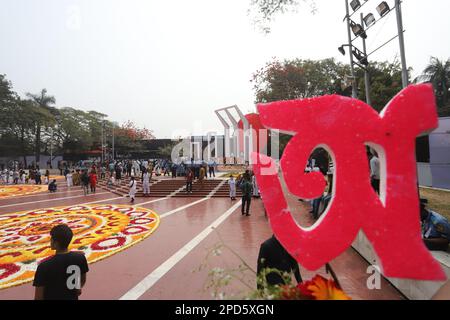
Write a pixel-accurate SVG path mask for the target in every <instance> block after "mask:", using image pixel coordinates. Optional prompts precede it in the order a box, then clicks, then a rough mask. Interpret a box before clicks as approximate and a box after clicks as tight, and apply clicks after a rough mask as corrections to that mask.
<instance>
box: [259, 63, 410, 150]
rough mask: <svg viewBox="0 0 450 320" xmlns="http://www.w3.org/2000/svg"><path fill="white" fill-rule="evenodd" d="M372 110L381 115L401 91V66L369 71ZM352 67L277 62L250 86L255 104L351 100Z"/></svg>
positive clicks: (360, 79) (360, 83) (361, 82)
mask: <svg viewBox="0 0 450 320" xmlns="http://www.w3.org/2000/svg"><path fill="white" fill-rule="evenodd" d="M368 70H369V75H370V84H371V100H372V106H373V107H374V108H375V109H376V110H377V111H381V110H382V109H383V108H384V107H385V106H386V104H387V103H388V102H389V101H390V100H391V99H392V98H393V97H394V96H395V95H396V94H397V93H398V92H399V91H400V90H401V89H402V80H401V66H400V64H399V63H398V62H394V63H388V62H374V63H372V64H371V65H370V66H369V67H368ZM350 73H351V72H350V66H349V65H346V64H342V63H339V62H336V61H335V60H334V59H324V60H301V59H294V60H284V61H277V60H274V61H272V62H269V63H267V64H266V66H265V67H263V68H261V69H260V70H258V71H257V72H256V73H254V74H253V77H252V80H251V82H252V83H253V85H254V86H253V89H254V91H255V98H256V99H255V100H256V103H267V102H272V101H281V100H295V99H304V98H311V97H316V96H322V95H326V94H338V95H344V96H351V91H352V90H351V87H348V86H347V85H346V83H347V81H346V75H349V74H350ZM357 78H358V92H359V97H358V98H359V99H361V100H364V101H365V99H366V97H365V82H364V71H363V70H361V69H358V71H357ZM290 138H291V136H289V135H285V134H281V135H280V149H281V150H284V148H285V146H286V145H287V143H288V142H289V140H290Z"/></svg>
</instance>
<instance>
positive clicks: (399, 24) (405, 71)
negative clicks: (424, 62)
mask: <svg viewBox="0 0 450 320" xmlns="http://www.w3.org/2000/svg"><path fill="white" fill-rule="evenodd" d="M395 11H396V13H397V27H398V39H399V42H400V57H401V60H402V83H403V88H406V87H407V86H408V84H409V83H408V82H409V80H408V67H407V65H406V53H405V37H404V35H403V17H402V1H401V0H395Z"/></svg>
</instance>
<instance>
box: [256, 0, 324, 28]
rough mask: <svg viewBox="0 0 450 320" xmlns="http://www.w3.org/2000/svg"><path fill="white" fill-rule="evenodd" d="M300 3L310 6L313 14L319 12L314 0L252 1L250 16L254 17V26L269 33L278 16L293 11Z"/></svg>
mask: <svg viewBox="0 0 450 320" xmlns="http://www.w3.org/2000/svg"><path fill="white" fill-rule="evenodd" d="M300 3H304V4H307V5H309V7H310V11H311V12H312V13H313V14H315V13H316V12H317V7H316V2H315V1H314V0H251V2H250V9H249V14H250V15H252V16H253V22H254V24H255V25H256V26H258V27H259V28H260V29H261V31H263V32H265V33H269V32H270V27H269V24H270V22H271V21H272V20H273V19H274V17H275V16H276V15H277V14H282V13H285V12H287V11H293V10H295V9H296V8H297V7H298V6H299V5H300Z"/></svg>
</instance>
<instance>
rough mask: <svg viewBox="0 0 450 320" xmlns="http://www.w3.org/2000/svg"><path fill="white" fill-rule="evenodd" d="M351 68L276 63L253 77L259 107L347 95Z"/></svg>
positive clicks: (331, 62)
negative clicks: (345, 81)
mask: <svg viewBox="0 0 450 320" xmlns="http://www.w3.org/2000/svg"><path fill="white" fill-rule="evenodd" d="M349 72H350V71H349V67H348V66H346V65H344V64H342V63H338V62H336V61H335V60H334V59H324V60H318V61H314V60H301V59H295V60H284V61H282V62H281V61H277V60H274V61H272V62H269V63H267V64H266V66H265V67H263V68H261V69H260V70H258V71H257V72H255V73H254V74H253V77H252V79H251V80H250V81H251V82H252V83H253V84H254V86H253V89H254V91H255V95H256V103H260V102H263V103H264V102H271V101H279V100H294V99H304V98H310V97H315V96H321V95H325V94H334V93H336V94H345V92H344V91H345V88H343V86H342V84H343V82H344V78H345V75H346V74H349Z"/></svg>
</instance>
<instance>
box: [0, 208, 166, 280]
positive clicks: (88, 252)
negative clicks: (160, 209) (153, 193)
mask: <svg viewBox="0 0 450 320" xmlns="http://www.w3.org/2000/svg"><path fill="white" fill-rule="evenodd" d="M159 221H160V220H159V216H158V215H157V214H156V213H155V212H153V211H151V210H148V209H145V208H135V207H129V206H123V205H101V206H98V205H97V206H95V205H82V206H73V207H58V208H50V209H39V210H36V211H24V212H18V213H14V214H8V215H0V289H4V288H9V287H12V286H16V285H20V284H23V283H26V282H29V281H32V280H33V277H34V273H35V271H36V268H37V266H38V264H39V263H40V262H41V261H43V260H44V259H47V258H48V257H50V256H52V255H53V254H54V251H53V250H51V248H50V234H49V233H50V230H51V229H52V228H53V227H54V226H56V225H58V224H61V223H65V224H67V225H68V226H69V227H70V228H71V229H72V231H73V234H74V237H73V240H72V243H71V245H70V249H71V250H74V251H81V252H83V253H84V254H85V256H86V259H87V260H88V262H89V263H93V262H96V261H99V260H101V259H104V258H107V257H109V256H111V255H113V254H115V253H117V252H119V251H122V250H124V249H126V248H128V247H130V246H132V245H134V244H136V243H137V242H139V241H142V240H144V239H145V238H147V237H148V236H149V235H150V234H152V233H153V232H154V231H155V230H156V228H157V227H158V225H159Z"/></svg>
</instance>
